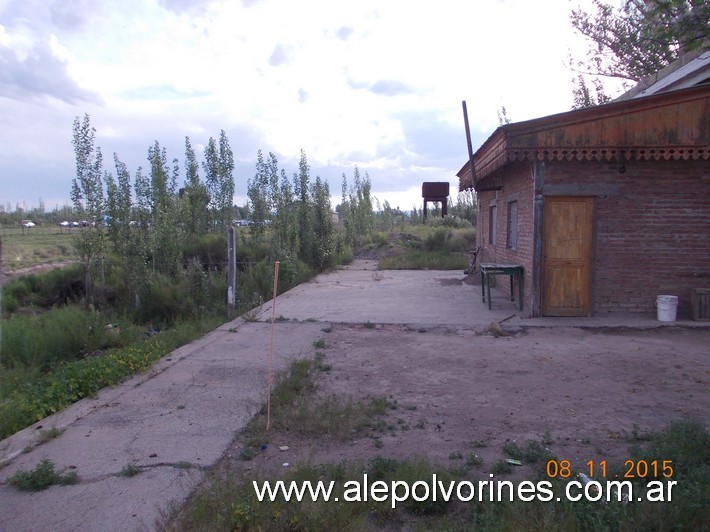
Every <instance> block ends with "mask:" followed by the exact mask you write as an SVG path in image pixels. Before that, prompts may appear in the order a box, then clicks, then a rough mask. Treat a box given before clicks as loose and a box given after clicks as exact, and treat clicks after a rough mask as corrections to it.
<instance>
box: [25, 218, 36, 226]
mask: <svg viewBox="0 0 710 532" xmlns="http://www.w3.org/2000/svg"><path fill="white" fill-rule="evenodd" d="M34 226H35V223H34V222H33V221H32V220H22V227H34Z"/></svg>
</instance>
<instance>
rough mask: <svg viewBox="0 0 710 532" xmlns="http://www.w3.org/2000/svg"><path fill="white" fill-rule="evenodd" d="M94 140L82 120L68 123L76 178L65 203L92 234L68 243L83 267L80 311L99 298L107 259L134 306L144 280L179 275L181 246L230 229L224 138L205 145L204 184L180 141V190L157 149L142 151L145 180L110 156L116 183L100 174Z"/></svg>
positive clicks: (175, 171) (230, 186)
mask: <svg viewBox="0 0 710 532" xmlns="http://www.w3.org/2000/svg"><path fill="white" fill-rule="evenodd" d="M95 133H96V131H95V129H94V128H93V127H92V126H91V123H90V119H89V115H85V116H84V118H83V120H80V119H79V117H77V118H76V119H75V120H74V126H73V139H72V143H73V145H74V153H75V156H76V177H75V178H74V179H73V180H72V189H71V199H72V202H73V204H74V208H75V210H76V212H77V213H78V214H79V215H80V216H82V218H83V219H85V220H86V221H87V222H88V223H89V226H90V228H91V229H89V230H84V231H79V232H78V233H77V234H76V237H75V245H76V248H77V251H78V253H79V256H80V258H81V261H82V264H83V265H84V267H85V283H84V284H85V290H86V304H87V306H88V305H91V304H93V303H94V302H95V300H96V298H100V297H101V296H102V293H103V291H102V288H103V286H104V285H105V271H106V264H105V263H106V257H107V254H108V253H109V251H113V252H115V256H116V257H117V260H118V261H119V262H120V266H121V267H120V271H121V272H122V275H123V283H122V284H123V286H124V287H125V289H126V294H124V296H128V301H134V302H135V303H134V304H135V306H137V305H138V304H139V299H140V295H141V294H142V293H143V291H144V289H145V287H146V285H147V283H148V282H149V279H150V274H151V272H160V273H161V274H165V275H168V276H170V277H176V276H177V275H179V274H180V273H182V270H183V268H182V264H181V262H182V250H183V246H184V243H185V239H186V238H188V237H189V236H190V235H202V234H205V233H207V232H208V231H210V230H211V229H214V228H218V227H226V225H227V224H229V223H231V220H232V213H233V196H234V178H233V175H232V174H233V170H234V157H233V154H232V150H231V148H230V146H229V141H228V139H227V136H226V134H225V133H224V131H222V132H221V134H220V137H219V140H215V139H213V138H210V139H209V142H208V143H207V146H206V148H205V152H204V162H203V165H202V166H203V170H204V172H205V181H204V183H203V182H202V181H201V180H200V177H199V167H198V163H197V157H196V155H195V152H194V150H193V148H192V145H191V143H190V139H189V138H187V137H186V138H185V179H184V186H183V187H179V186H178V181H179V179H180V167H179V164H178V161H177V159H173V161H172V167H170V166H169V164H168V160H167V155H166V151H165V149H164V148H161V147H160V144H159V143H158V142H157V141H156V142H155V144H154V145H152V146H150V147H149V148H148V163H149V168H148V172H147V173H146V172H144V170H143V168H142V167H141V168H138V170H137V171H136V172H135V175H134V177H133V178H131V175H130V173H129V171H128V168H127V167H126V165H125V164H124V163H123V162H122V161H121V160H120V159H119V157H118V155H117V154H114V156H113V159H114V165H115V172H116V173H115V175H114V174H113V173H112V172H111V171H104V169H103V155H102V153H101V148H100V147H98V146H95ZM104 226H106V227H107V231H104V230H103V227H104ZM148 229H150V230H148Z"/></svg>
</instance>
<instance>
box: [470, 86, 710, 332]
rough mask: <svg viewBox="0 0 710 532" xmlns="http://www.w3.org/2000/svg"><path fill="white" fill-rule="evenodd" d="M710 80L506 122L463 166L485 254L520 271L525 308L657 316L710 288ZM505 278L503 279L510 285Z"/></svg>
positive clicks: (686, 309) (545, 312)
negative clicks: (674, 300) (660, 306)
mask: <svg viewBox="0 0 710 532" xmlns="http://www.w3.org/2000/svg"><path fill="white" fill-rule="evenodd" d="M709 159H710V85H709V84H707V83H702V84H700V85H697V86H692V87H690V88H683V89H680V90H672V91H669V92H660V93H654V94H651V95H650V96H643V97H636V98H632V99H626V100H623V101H615V102H612V103H609V104H606V105H601V106H597V107H591V108H587V109H581V110H577V111H570V112H567V113H562V114H557V115H552V116H547V117H543V118H539V119H535V120H530V121H526V122H519V123H515V124H506V125H504V126H501V127H499V128H498V129H497V130H496V131H495V132H494V133H493V134H492V135H491V136H490V137H489V138H488V140H486V142H485V143H484V144H483V145H482V146H481V147H480V148H479V149H478V151H477V152H476V153H475V154H474V156H473V168H474V170H475V172H473V173H472V172H471V165H470V163H469V162H467V163H466V164H465V165H464V166H463V167H462V168H461V170H460V171H459V173H458V177H459V190H466V189H470V188H473V189H475V190H476V192H477V196H478V244H479V245H481V246H482V254H481V261H482V262H493V263H507V264H510V263H515V264H520V265H522V266H523V267H524V311H523V313H524V315H527V316H533V317H536V316H591V315H605V314H609V313H614V312H631V313H641V314H651V313H654V312H655V309H654V304H655V301H656V296H657V295H660V294H671V295H677V296H678V297H679V306H678V316H679V318H684V317H685V318H687V317H689V315H690V292H691V289H693V288H710V160H709ZM507 284H508V283H499V286H501V289H502V290H504V291H506V292H507V290H508V287H507Z"/></svg>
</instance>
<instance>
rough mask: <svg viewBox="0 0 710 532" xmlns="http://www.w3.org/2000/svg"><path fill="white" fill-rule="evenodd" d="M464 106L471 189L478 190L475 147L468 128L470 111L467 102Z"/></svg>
mask: <svg viewBox="0 0 710 532" xmlns="http://www.w3.org/2000/svg"><path fill="white" fill-rule="evenodd" d="M461 103H462V104H463V122H464V126H465V127H466V144H467V145H468V164H469V167H470V169H471V187H472V188H473V189H474V190H475V189H476V169H475V167H474V165H473V146H472V145H471V128H470V127H469V126H468V111H467V110H466V100H464V101H462V102H461Z"/></svg>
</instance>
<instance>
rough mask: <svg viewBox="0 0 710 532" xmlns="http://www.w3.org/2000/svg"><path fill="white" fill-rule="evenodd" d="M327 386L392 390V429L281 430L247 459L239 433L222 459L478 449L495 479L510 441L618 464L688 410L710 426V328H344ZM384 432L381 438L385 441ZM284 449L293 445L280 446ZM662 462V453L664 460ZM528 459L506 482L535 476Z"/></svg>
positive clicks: (329, 459) (315, 458) (445, 457)
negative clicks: (360, 433) (322, 434)
mask: <svg viewBox="0 0 710 532" xmlns="http://www.w3.org/2000/svg"><path fill="white" fill-rule="evenodd" d="M324 337H325V338H326V341H327V348H326V349H325V354H326V356H325V362H326V363H328V364H330V365H331V366H332V368H331V370H330V371H328V372H323V373H320V374H319V378H318V392H317V393H318V394H320V395H328V394H337V395H340V396H343V397H348V396H349V397H352V398H353V399H355V400H364V401H366V400H367V399H368V398H373V397H374V398H378V397H387V398H388V399H389V403H390V404H392V405H394V404H395V402H396V407H395V408H391V409H388V413H387V414H386V415H387V423H388V424H389V426H390V427H394V428H393V429H388V430H386V431H384V432H382V433H378V434H374V433H373V434H372V435H368V436H366V437H360V438H359V439H356V440H354V441H349V442H345V443H342V442H335V441H331V440H328V439H326V438H319V439H309V438H303V437H299V436H298V435H296V434H293V433H272V437H271V443H270V445H269V447H268V448H267V450H266V451H265V452H263V453H259V454H258V455H257V456H256V458H255V459H254V460H251V461H249V462H243V461H241V460H240V459H239V453H240V451H241V449H242V448H243V445H244V442H243V440H242V439H240V438H237V439H236V440H235V442H234V444H233V446H232V449H231V450H230V451H229V453H228V454H227V459H228V460H229V462H231V463H232V465H233V466H236V467H237V469H241V468H245V469H248V470H255V472H264V473H266V472H267V471H268V472H271V473H274V472H277V471H278V470H279V469H280V468H283V467H284V466H283V464H284V463H288V464H290V465H293V464H296V463H299V462H308V463H311V464H320V463H335V464H337V463H339V462H341V461H343V460H345V461H356V460H363V461H366V460H367V459H369V458H371V457H373V456H376V455H380V456H386V457H389V458H410V457H418V456H423V457H427V458H428V459H429V460H430V461H431V462H433V463H437V464H440V465H443V466H444V467H447V466H457V465H461V462H460V461H461V460H462V458H461V457H460V456H459V455H458V453H460V454H461V455H462V456H463V457H464V458H463V459H465V457H466V456H468V455H469V454H470V453H471V452H475V454H477V455H479V456H480V457H481V458H482V459H483V463H482V465H480V466H479V467H478V469H477V472H478V474H479V475H480V476H479V478H484V477H485V478H487V477H488V474H489V473H490V471H491V468H492V466H493V464H494V463H495V462H496V461H498V460H500V459H501V458H506V455H505V454H504V453H503V451H502V446H503V445H504V444H506V443H508V442H515V443H517V444H518V445H519V446H520V447H524V446H525V445H526V442H527V440H536V441H539V442H545V444H546V446H547V447H548V448H549V450H550V451H551V452H552V453H554V455H555V456H556V457H557V458H558V459H559V460H562V459H568V460H570V462H571V463H572V466H573V470H574V471H585V467H586V463H587V462H588V461H589V460H594V461H595V462H597V463H598V462H599V461H601V460H606V461H607V462H608V464H610V466H611V465H612V464H616V465H618V466H619V467H621V466H622V465H623V462H624V460H625V459H627V458H629V448H630V446H631V445H633V444H634V443H638V441H637V436H641V437H643V435H645V434H648V432H649V431H655V430H660V429H663V428H665V427H666V426H667V425H668V424H669V423H670V422H672V421H675V420H680V419H683V418H686V417H690V418H693V419H696V420H699V421H701V422H703V423H705V424H707V423H708V421H710V398H709V396H708V383H709V382H710V366H709V365H708V346H710V332H708V331H706V330H690V329H683V328H674V329H668V328H665V329H655V330H645V331H642V330H628V329H618V330H584V329H580V328H554V329H552V328H537V327H530V328H528V329H518V330H517V331H516V332H514V333H512V334H510V335H509V336H505V337H495V336H493V335H491V334H490V333H486V334H481V333H475V332H473V331H470V330H447V329H444V328H435V329H410V328H408V327H407V326H379V325H378V326H376V327H375V328H367V327H365V326H363V325H336V326H334V327H333V330H332V332H331V333H329V334H324ZM378 440H379V442H380V443H377V441H378ZM280 446H288V450H286V451H280V450H279V447H280ZM658 458H659V459H663V458H665V457H658ZM532 467H535V468H536V471H540V470H541V468H543V467H544V464H538V465H536V466H530V465H528V464H523V466H522V467H516V468H514V471H513V473H511V474H508V475H504V478H509V479H524V478H527V479H529V478H532V475H533V471H532V470H531V468H532Z"/></svg>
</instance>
